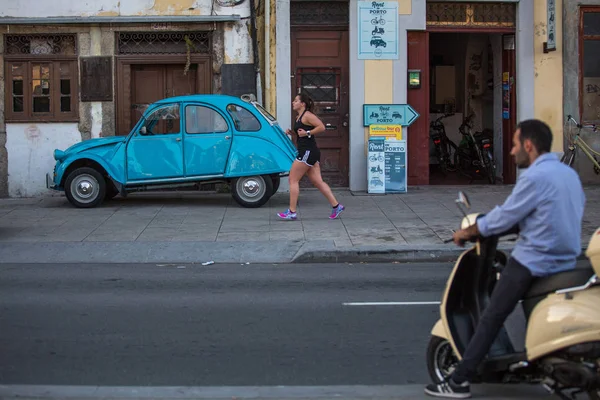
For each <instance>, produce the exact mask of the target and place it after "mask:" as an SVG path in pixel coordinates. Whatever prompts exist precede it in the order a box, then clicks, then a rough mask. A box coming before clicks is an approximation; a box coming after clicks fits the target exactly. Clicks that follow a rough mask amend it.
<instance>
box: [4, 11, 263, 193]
mask: <svg viewBox="0 0 600 400" xmlns="http://www.w3.org/2000/svg"><path fill="white" fill-rule="evenodd" d="M251 3H252V2H251V1H249V0H212V1H211V0H198V1H194V0H187V1H154V0H131V1H127V2H122V1H117V0H107V1H102V2H77V1H73V0H57V1H56V2H54V3H52V4H50V3H43V4H42V3H40V2H38V1H34V0H23V1H18V2H8V3H7V2H4V3H3V4H2V5H1V6H0V17H2V20H1V21H0V37H1V40H0V76H3V77H4V79H3V80H1V81H0V93H2V94H3V95H2V96H0V109H2V110H3V113H1V114H0V196H7V195H8V196H14V197H20V196H35V195H39V194H43V193H45V192H46V187H45V178H44V175H45V173H46V172H48V171H51V170H52V168H53V165H54V160H53V156H52V153H53V151H54V149H55V148H59V149H64V148H66V147H68V146H70V145H72V144H74V143H77V142H80V141H82V140H86V139H90V138H97V137H103V136H113V135H125V134H127V133H129V131H130V129H131V127H132V126H133V125H134V124H135V123H136V122H137V120H138V118H139V116H140V115H141V113H143V111H144V110H145V108H146V107H147V106H148V104H150V103H152V102H154V101H156V100H159V99H162V98H164V97H170V96H176V95H184V94H193V93H227V94H235V95H239V94H243V93H250V92H252V93H255V92H256V83H257V74H256V71H257V69H258V63H256V65H255V64H254V56H253V53H254V49H255V48H257V43H256V42H255V41H254V42H253V40H252V37H253V36H252V35H251V32H252V24H251V21H252V18H251V17H252V15H251V14H252V13H251V7H250V4H251ZM254 37H256V35H254ZM258 81H260V79H258Z"/></svg>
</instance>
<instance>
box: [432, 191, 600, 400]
mask: <svg viewBox="0 0 600 400" xmlns="http://www.w3.org/2000/svg"><path fill="white" fill-rule="evenodd" d="M456 203H457V206H458V208H459V209H460V210H461V212H462V214H463V216H464V218H463V219H462V221H461V228H463V229H464V228H467V227H469V226H471V225H472V224H474V223H475V221H476V219H477V217H479V216H481V215H482V214H478V213H471V214H468V215H467V212H466V210H468V209H469V208H470V207H471V206H470V203H469V199H468V197H467V195H466V194H464V193H462V192H459V194H458V199H457V200H456ZM514 234H518V228H513V229H511V230H509V231H508V232H505V233H502V234H501V235H497V236H490V237H486V238H483V237H479V238H476V239H474V242H475V244H474V246H473V247H472V248H470V249H467V250H465V251H464V252H463V253H462V254H461V255H460V256H459V257H458V260H457V261H456V263H455V265H454V268H453V270H452V272H451V273H450V276H449V278H448V282H447V284H446V288H445V291H444V294H443V298H442V301H441V304H440V316H441V318H440V319H439V320H438V321H437V323H436V324H435V325H434V327H433V329H432V331H431V339H430V342H429V346H428V348H427V367H428V370H429V375H430V377H431V379H432V380H433V381H434V382H436V383H440V382H442V381H443V380H444V379H446V378H447V377H448V376H450V375H451V374H452V372H453V371H454V369H455V367H456V364H457V363H458V361H459V360H460V359H461V355H462V354H463V352H464V351H465V348H466V346H467V344H468V343H469V340H470V339H471V337H472V336H473V333H474V330H475V327H476V326H477V323H478V321H479V318H480V317H481V315H482V314H483V311H484V310H485V308H486V305H487V304H488V303H489V300H490V295H491V292H492V290H493V287H494V286H495V283H496V282H497V281H498V279H502V269H503V268H504V267H505V266H506V260H507V257H506V254H505V253H504V252H502V251H499V250H497V246H498V241H499V239H500V238H501V237H505V236H508V235H514ZM451 240H452V239H449V240H447V241H446V242H450V241H451ZM585 254H586V256H587V258H588V259H589V260H590V262H591V267H590V266H586V267H584V268H579V267H578V268H575V269H574V270H571V271H566V272H561V273H558V274H555V275H552V276H549V277H544V278H538V279H536V280H535V281H534V283H533V284H532V286H531V288H530V289H529V291H528V293H527V294H526V295H525V296H524V299H523V300H522V301H521V302H520V304H518V305H517V307H516V308H515V310H514V311H513V313H512V314H511V315H510V316H509V317H508V319H507V321H506V322H505V323H504V326H503V327H502V329H501V331H500V333H499V334H498V336H497V337H496V339H495V341H494V343H493V345H492V347H491V349H490V351H489V353H488V355H487V357H486V359H484V361H483V362H482V364H481V365H480V367H479V369H478V374H477V378H476V379H474V380H473V381H472V382H473V383H538V384H541V385H543V386H544V387H545V388H546V389H547V390H548V391H549V392H550V393H553V394H556V395H558V396H559V397H560V398H561V399H564V400H566V399H575V395H576V394H578V393H587V394H588V396H589V398H590V399H592V400H599V399H600V279H598V275H600V228H598V229H597V230H596V232H595V233H594V234H593V235H592V238H591V239H590V242H589V246H588V248H587V250H586V253H585Z"/></svg>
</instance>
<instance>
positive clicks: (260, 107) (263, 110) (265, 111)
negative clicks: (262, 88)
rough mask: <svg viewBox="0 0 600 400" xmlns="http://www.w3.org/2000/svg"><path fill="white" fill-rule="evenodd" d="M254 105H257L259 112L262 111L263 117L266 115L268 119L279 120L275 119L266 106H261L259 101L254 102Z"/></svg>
mask: <svg viewBox="0 0 600 400" xmlns="http://www.w3.org/2000/svg"><path fill="white" fill-rule="evenodd" d="M252 104H253V105H254V107H256V109H257V110H258V112H260V113H261V114H262V115H263V117H265V118H266V119H268V120H269V121H271V122H276V121H277V120H276V119H275V117H274V116H272V115H271V114H270V113H269V112H268V111H267V110H265V108H264V107H263V106H261V105H260V104H258V103H256V102H255V103H252Z"/></svg>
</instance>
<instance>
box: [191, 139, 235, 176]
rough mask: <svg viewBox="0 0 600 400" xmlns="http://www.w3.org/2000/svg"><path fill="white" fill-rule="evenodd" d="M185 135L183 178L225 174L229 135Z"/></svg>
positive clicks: (229, 141)
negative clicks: (226, 137) (227, 136)
mask: <svg viewBox="0 0 600 400" xmlns="http://www.w3.org/2000/svg"><path fill="white" fill-rule="evenodd" d="M228 135H229V139H225V136H226V134H224V133H212V134H203V135H185V139H184V141H185V143H184V150H183V152H184V159H185V176H200V175H217V174H223V173H225V165H227V157H228V156H229V148H230V146H231V133H228Z"/></svg>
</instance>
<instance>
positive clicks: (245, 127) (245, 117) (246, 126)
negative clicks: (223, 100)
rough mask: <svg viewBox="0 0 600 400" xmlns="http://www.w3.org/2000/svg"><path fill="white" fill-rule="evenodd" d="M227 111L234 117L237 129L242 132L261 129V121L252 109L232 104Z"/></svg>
mask: <svg viewBox="0 0 600 400" xmlns="http://www.w3.org/2000/svg"><path fill="white" fill-rule="evenodd" d="M227 112H228V113H229V115H231V118H233V123H234V124H235V129H237V130H238V131H240V132H256V131H258V130H260V127H261V125H260V121H259V120H258V119H257V118H256V117H255V116H254V114H252V113H251V112H250V111H248V110H246V109H245V108H244V107H240V106H237V105H235V104H230V105H228V106H227Z"/></svg>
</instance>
